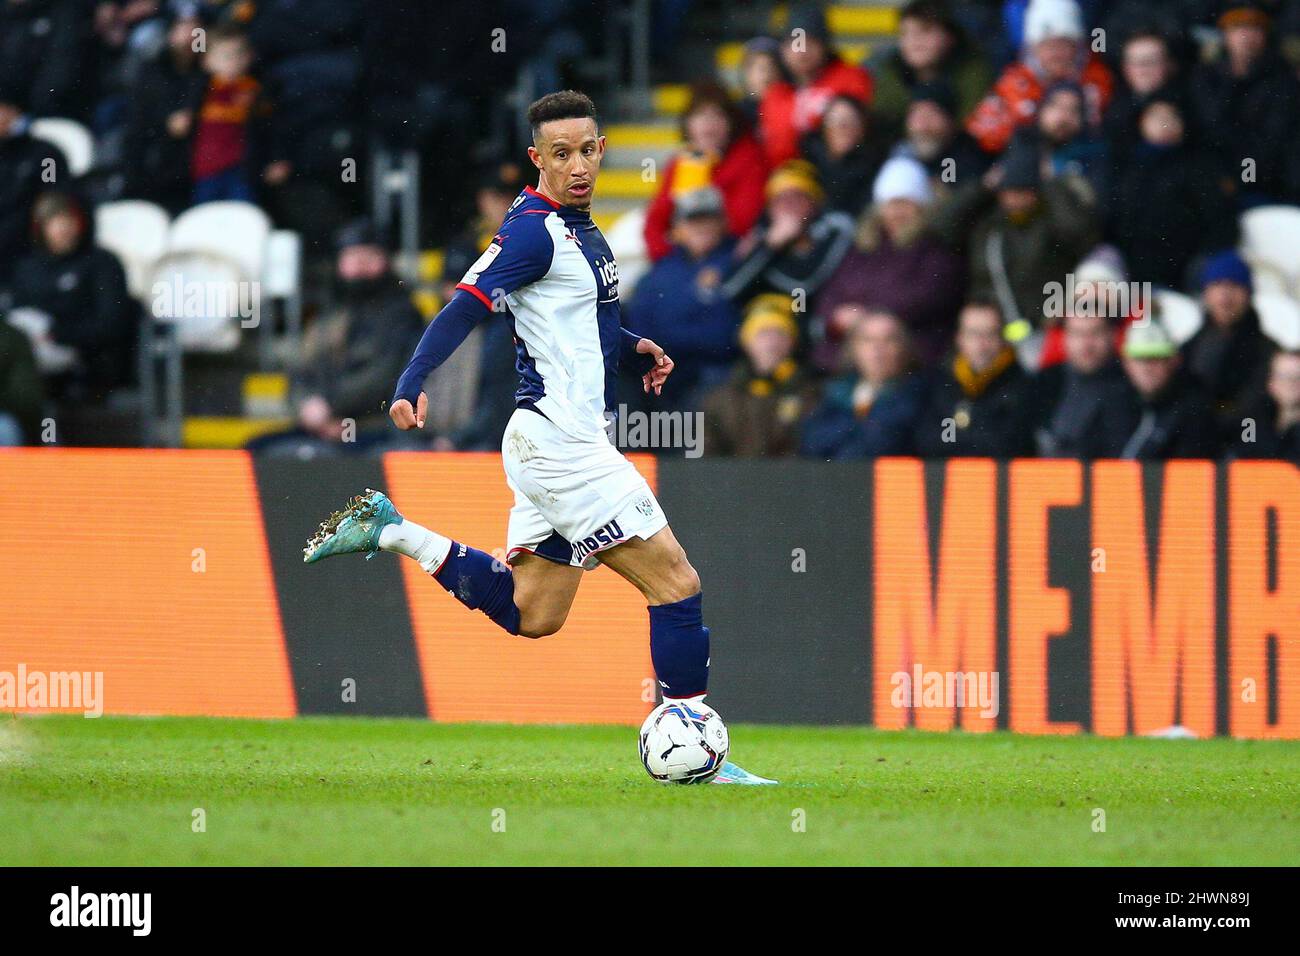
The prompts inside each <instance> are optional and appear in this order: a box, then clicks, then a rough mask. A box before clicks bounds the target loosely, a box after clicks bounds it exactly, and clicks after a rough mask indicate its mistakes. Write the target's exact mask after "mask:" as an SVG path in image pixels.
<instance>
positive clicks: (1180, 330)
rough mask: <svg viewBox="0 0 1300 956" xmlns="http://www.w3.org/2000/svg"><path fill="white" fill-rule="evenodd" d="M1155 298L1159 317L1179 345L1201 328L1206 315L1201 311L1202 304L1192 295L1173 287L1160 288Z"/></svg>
mask: <svg viewBox="0 0 1300 956" xmlns="http://www.w3.org/2000/svg"><path fill="white" fill-rule="evenodd" d="M1155 299H1156V315H1157V317H1158V318H1159V319H1160V321H1161V322H1163V323H1164V326H1165V328H1166V329H1167V330H1168V331H1169V334H1170V335H1171V336H1172V337H1173V340H1174V341H1175V342H1177V343H1178V344H1179V345H1182V344H1183V343H1184V342H1186V341H1187V340H1188V339H1190V338H1191V337H1192V336H1193V335H1195V334H1196V332H1197V330H1198V329H1200V327H1201V323H1202V322H1203V321H1204V319H1205V316H1204V314H1203V313H1202V312H1201V304H1200V303H1199V302H1197V301H1196V300H1195V299H1193V298H1192V297H1191V296H1188V295H1183V294H1182V293H1181V292H1174V291H1173V290H1172V289H1159V290H1157V291H1156V293H1155Z"/></svg>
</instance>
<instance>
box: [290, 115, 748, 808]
mask: <svg viewBox="0 0 1300 956" xmlns="http://www.w3.org/2000/svg"><path fill="white" fill-rule="evenodd" d="M528 121H529V124H530V125H531V127H532V134H533V145H532V146H530V147H529V148H528V157H529V159H530V160H532V163H533V165H534V166H536V167H537V170H538V174H539V178H538V184H537V188H536V189H534V188H533V187H531V186H527V187H525V188H524V190H523V192H521V193H520V194H519V196H518V197H517V198H516V199H515V201H514V203H513V204H512V205H511V207H510V209H509V211H508V212H507V213H506V217H505V220H504V221H503V222H502V223H501V228H500V230H499V231H498V232H497V234H496V235H495V236H494V237H493V239H492V242H491V244H489V245H488V247H487V250H486V251H485V252H484V253H483V254H482V255H481V256H480V257H479V258H478V261H476V262H475V263H474V264H473V265H472V266H470V268H469V271H468V272H466V273H465V276H464V278H463V279H461V281H460V283H459V284H458V285H457V286H456V290H457V291H456V294H455V295H454V296H453V297H452V298H451V300H450V301H449V302H448V303H447V305H446V306H445V307H444V308H443V309H442V311H441V312H439V313H438V315H437V316H436V317H435V318H434V320H433V322H431V323H430V324H429V327H428V328H427V329H426V330H425V333H424V336H423V338H422V339H421V340H420V344H419V346H418V347H417V348H416V351H415V355H414V357H413V358H412V359H411V361H410V364H409V365H407V367H406V371H405V372H404V373H403V374H402V376H401V378H400V379H399V380H398V383H397V389H396V393H395V395H394V397H393V403H392V406H391V407H390V409H389V415H390V416H391V417H392V419H393V422H394V423H395V424H396V425H397V427H398V428H400V429H403V430H407V429H410V428H423V427H424V422H425V414H426V408H427V405H428V400H427V398H426V396H425V394H424V392H423V391H422V390H421V386H422V384H423V382H424V379H425V376H427V375H428V374H429V372H431V371H432V370H433V369H435V368H437V367H438V366H439V364H441V363H442V362H444V361H446V359H447V357H448V356H449V355H451V353H452V352H453V351H454V350H455V349H456V347H457V346H458V345H460V343H461V342H462V341H464V339H465V337H466V336H467V335H468V334H469V332H470V330H471V329H472V328H473V327H474V325H475V324H476V323H477V322H478V321H479V320H481V319H482V318H483V317H484V316H486V315H487V314H488V312H489V310H492V309H508V310H509V313H510V316H511V318H512V320H513V323H514V334H515V343H516V344H515V349H516V353H517V358H516V363H515V365H516V368H517V370H518V372H519V386H518V388H517V389H516V391H515V406H516V407H515V411H514V413H513V414H512V415H511V417H510V421H509V423H508V425H507V426H506V431H505V436H504V439H503V440H502V446H501V454H502V459H503V463H504V465H505V471H506V482H507V484H508V485H509V486H510V488H511V490H512V491H513V492H514V494H515V504H514V507H513V508H512V509H511V510H510V520H509V525H508V530H507V554H506V561H507V562H508V564H509V567H503V566H502V565H501V564H500V563H499V562H497V561H496V560H495V559H494V558H493V557H492V555H490V554H485V553H484V552H482V551H478V550H476V549H474V548H471V547H469V546H468V545H466V544H463V543H460V542H456V541H452V540H450V539H449V538H446V537H444V536H443V535H440V534H438V533H437V532H434V531H430V530H429V529H427V528H423V527H421V526H420V525H417V524H415V523H414V522H411V521H407V520H405V519H404V518H403V517H402V516H401V515H400V514H398V512H397V510H396V508H394V507H393V504H392V502H391V501H389V500H388V498H387V497H386V496H384V495H383V494H382V493H381V492H378V491H369V492H368V493H367V494H366V495H364V496H359V497H357V498H354V499H353V500H352V501H351V502H349V504H348V505H347V507H345V508H344V509H343V510H342V511H339V512H336V513H335V514H333V515H331V516H330V518H329V519H328V520H327V521H326V522H324V523H323V524H322V525H321V528H320V530H319V531H318V532H317V533H316V535H315V536H314V537H313V538H312V539H311V541H309V542H308V544H307V547H306V548H305V549H304V551H303V557H304V560H305V561H307V562H308V563H311V562H314V561H319V560H321V559H323V558H327V557H330V556H332V555H336V554H345V553H349V552H366V553H367V554H373V553H374V552H376V551H393V552H396V553H397V554H404V555H406V556H407V557H410V558H414V559H415V560H416V561H418V562H419V563H420V566H421V567H423V568H424V570H425V571H427V572H428V573H429V574H431V575H433V577H434V578H435V579H437V581H438V583H439V584H441V585H442V586H443V587H445V588H447V590H448V592H449V593H451V595H452V596H453V597H455V598H456V600H458V601H460V602H461V603H462V604H464V605H465V606H466V607H468V608H471V609H475V610H479V611H482V612H483V613H484V614H486V615H487V616H488V617H489V618H491V619H492V620H493V621H495V622H496V623H497V624H498V625H500V626H501V627H502V628H503V629H505V631H506V632H507V633H510V634H518V635H522V636H524V637H534V638H536V637H545V636H546V635H548V634H554V633H555V632H556V631H558V630H559V629H560V628H561V627H562V626H563V625H564V621H565V618H566V617H567V616H568V614H569V608H570V607H571V606H572V604H573V599H574V596H575V595H576V594H577V591H578V582H579V581H580V580H581V578H582V572H583V571H584V570H591V569H593V568H595V567H596V565H597V563H600V564H604V565H606V566H607V567H610V568H613V569H614V571H616V572H617V573H618V574H620V575H622V576H623V577H624V578H625V579H626V580H628V581H629V582H631V583H632V584H633V585H634V586H635V587H636V588H638V589H639V590H640V591H641V593H642V594H643V595H645V599H646V602H647V603H648V604H649V608H650V656H651V660H652V661H653V663H654V668H655V674H656V676H657V677H658V680H659V685H660V688H661V689H662V692H663V697H664V700H665V701H666V702H668V701H676V702H682V703H685V704H687V705H694V706H703V705H702V701H703V698H704V694H705V691H706V690H707V689H708V676H709V629H708V628H707V627H705V626H704V618H703V611H702V605H701V593H700V578H699V575H698V574H696V572H695V569H694V568H693V567H691V564H690V562H689V561H687V559H686V553H685V552H684V551H683V550H682V546H681V545H680V544H678V543H677V538H676V537H675V536H674V535H673V532H672V529H671V528H669V527H668V519H667V518H666V517H665V516H664V513H663V509H662V508H660V506H659V502H658V501H656V500H655V496H654V493H653V492H652V491H651V490H650V487H649V485H648V484H647V483H646V481H645V479H644V478H642V477H641V475H640V473H639V472H637V470H636V468H634V467H633V465H632V463H631V462H630V461H628V460H627V459H626V458H625V457H623V455H621V454H620V453H619V452H618V449H617V448H615V447H614V445H613V444H612V443H611V441H610V438H609V435H608V432H607V423H608V422H609V421H611V418H610V416H612V414H613V403H614V387H615V380H616V377H617V373H618V367H619V362H620V361H624V362H637V363H638V365H637V366H636V367H637V369H638V371H641V372H642V373H643V377H642V387H643V388H644V389H645V391H646V392H647V393H648V392H650V391H651V390H653V391H654V392H655V394H656V395H657V394H659V392H660V389H661V388H662V387H663V383H664V381H665V380H666V379H667V378H668V376H669V375H670V374H671V373H672V370H673V361H672V359H671V358H669V357H668V356H667V355H665V354H664V350H663V349H662V348H660V347H659V346H658V345H656V344H655V343H654V342H652V341H650V340H649V339H644V338H639V337H637V336H636V335H633V334H632V333H630V332H628V331H627V330H625V329H624V328H622V325H621V323H620V321H619V304H618V267H617V265H616V264H615V262H614V256H613V255H612V254H611V253H610V250H609V246H608V244H607V243H606V242H605V237H604V236H602V235H601V233H600V230H599V229H598V228H596V224H595V223H594V222H593V221H592V218H591V198H592V193H593V192H594V190H595V186H596V176H597V173H598V172H599V171H600V162H601V159H602V157H603V156H604V154H605V137H603V136H602V135H600V130H599V128H598V127H597V124H596V110H595V106H594V105H593V104H592V102H591V100H590V99H589V98H588V97H587V96H585V95H584V94H582V93H578V92H574V91H572V90H565V91H562V92H558V93H550V94H548V95H546V96H543V97H542V98H541V99H539V100H537V101H536V102H535V103H533V104H532V105H531V106H530V107H529V108H528ZM714 779H715V781H716V782H724V783H747V784H763V783H772V782H773V781H770V780H765V779H764V778H762V777H758V776H755V775H753V774H750V773H747V772H746V771H744V770H742V769H740V768H739V767H737V766H736V765H735V764H733V763H730V762H728V763H727V764H725V765H724V767H723V769H722V771H721V773H719V775H718V776H717V777H716V778H714Z"/></svg>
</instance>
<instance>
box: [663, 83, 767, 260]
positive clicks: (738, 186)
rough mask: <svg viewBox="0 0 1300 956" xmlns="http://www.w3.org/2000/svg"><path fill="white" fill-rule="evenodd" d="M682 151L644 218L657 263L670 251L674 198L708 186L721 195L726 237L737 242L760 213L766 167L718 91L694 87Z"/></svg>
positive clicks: (684, 119)
mask: <svg viewBox="0 0 1300 956" xmlns="http://www.w3.org/2000/svg"><path fill="white" fill-rule="evenodd" d="M682 138H683V139H684V140H685V141H686V148H685V150H684V151H683V152H681V153H680V154H678V155H677V156H674V157H673V158H672V159H671V160H669V162H668V168H667V169H666V170H664V175H663V178H662V182H661V183H660V186H659V192H658V193H657V194H656V195H655V198H654V199H653V200H651V202H650V207H649V208H648V209H647V210H646V217H645V244H646V249H647V250H648V251H649V253H650V258H652V259H654V260H656V261H658V260H659V259H662V258H663V257H664V256H666V255H668V253H669V252H671V251H672V248H673V243H672V237H671V235H670V233H671V232H672V226H673V202H674V199H675V197H677V196H681V195H683V194H684V193H688V192H693V191H695V190H697V189H700V188H702V187H704V186H709V185H712V186H713V187H714V188H716V189H717V190H718V191H719V192H720V193H722V202H723V207H724V210H725V212H726V217H727V233H728V235H730V236H732V237H733V238H739V237H741V236H743V235H744V234H745V233H747V232H749V230H750V229H752V228H753V227H754V224H755V223H756V222H758V217H759V216H761V215H762V214H763V206H764V203H765V202H766V198H765V196H764V194H763V188H764V186H765V185H766V184H767V162H766V160H765V159H764V158H763V151H762V150H761V149H760V148H759V146H758V143H757V142H756V141H755V140H754V137H753V136H751V135H750V133H749V129H748V125H747V124H746V122H745V119H744V116H743V114H742V113H741V112H740V110H739V109H738V108H737V107H736V105H735V104H734V103H733V102H732V100H731V97H729V96H728V95H727V92H726V90H724V89H722V87H720V86H718V85H716V84H713V83H706V84H701V85H699V86H697V87H696V88H695V90H694V93H693V94H692V96H691V104H690V106H689V107H688V108H687V110H686V112H685V113H684V114H683V116H682Z"/></svg>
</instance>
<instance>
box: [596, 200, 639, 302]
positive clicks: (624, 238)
mask: <svg viewBox="0 0 1300 956" xmlns="http://www.w3.org/2000/svg"><path fill="white" fill-rule="evenodd" d="M605 241H606V242H608V243H609V251H610V252H612V253H613V254H614V259H615V260H616V261H617V262H618V296H619V298H620V299H622V300H623V301H624V302H626V301H628V299H629V298H631V296H632V291H633V290H634V289H635V288H636V284H637V282H638V280H640V278H641V277H642V276H643V275H645V274H646V272H648V271H649V269H650V254H649V252H648V251H647V250H646V247H645V208H644V207H642V208H640V209H632V210H629V211H628V212H625V213H623V215H621V216H619V217H618V219H616V220H615V221H614V225H613V226H611V227H610V229H609V232H607V233H606V234H605Z"/></svg>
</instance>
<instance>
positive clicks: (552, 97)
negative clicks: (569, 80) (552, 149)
mask: <svg viewBox="0 0 1300 956" xmlns="http://www.w3.org/2000/svg"><path fill="white" fill-rule="evenodd" d="M585 117H590V118H591V119H592V120H595V118H596V104H595V103H593V102H592V101H591V97H590V96H588V95H587V94H586V93H580V92H578V91H577V90H559V91H558V92H555V93H547V94H546V95H545V96H543V97H542V98H541V99H539V100H535V101H533V104H532V105H531V106H529V107H528V125H529V126H531V127H532V128H533V139H536V138H537V134H538V132H539V131H540V130H541V127H542V124H543V123H549V122H551V121H552V120H562V119H583V118H585Z"/></svg>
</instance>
